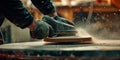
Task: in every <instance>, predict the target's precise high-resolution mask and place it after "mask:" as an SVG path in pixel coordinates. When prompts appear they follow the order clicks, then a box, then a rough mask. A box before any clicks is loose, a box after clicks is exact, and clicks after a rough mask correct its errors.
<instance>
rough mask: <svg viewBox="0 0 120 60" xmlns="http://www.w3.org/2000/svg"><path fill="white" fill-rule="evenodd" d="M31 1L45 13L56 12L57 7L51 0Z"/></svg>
mask: <svg viewBox="0 0 120 60" xmlns="http://www.w3.org/2000/svg"><path fill="white" fill-rule="evenodd" d="M31 1H32V3H33V4H34V5H35V6H36V7H37V8H38V9H39V10H40V12H42V13H43V14H44V15H47V14H50V13H53V12H55V7H54V5H53V3H52V1H51V0H31Z"/></svg>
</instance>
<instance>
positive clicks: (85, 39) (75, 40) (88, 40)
mask: <svg viewBox="0 0 120 60" xmlns="http://www.w3.org/2000/svg"><path fill="white" fill-rule="evenodd" d="M44 41H45V42H56V43H92V38H91V37H54V38H45V39H44Z"/></svg>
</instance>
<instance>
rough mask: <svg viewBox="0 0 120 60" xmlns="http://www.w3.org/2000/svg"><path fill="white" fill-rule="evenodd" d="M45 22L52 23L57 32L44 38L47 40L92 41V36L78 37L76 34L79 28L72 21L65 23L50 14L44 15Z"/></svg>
mask: <svg viewBox="0 0 120 60" xmlns="http://www.w3.org/2000/svg"><path fill="white" fill-rule="evenodd" d="M42 20H43V21H44V22H47V23H48V24H50V25H51V26H52V27H53V29H54V32H55V34H53V35H54V37H52V38H51V37H49V38H44V41H46V42H55V43H92V41H91V40H92V39H91V37H78V36H76V34H77V30H76V28H75V25H74V24H69V23H70V22H66V21H65V23H64V21H59V20H55V19H53V18H51V17H49V16H44V17H43V19H42Z"/></svg>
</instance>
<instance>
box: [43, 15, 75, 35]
mask: <svg viewBox="0 0 120 60" xmlns="http://www.w3.org/2000/svg"><path fill="white" fill-rule="evenodd" d="M42 20H43V21H44V22H47V23H48V24H50V25H51V26H52V28H53V29H54V33H55V35H56V36H57V35H59V34H61V33H65V34H66V32H76V30H75V27H74V26H73V25H71V24H68V23H67V22H63V21H62V20H61V21H59V20H55V19H54V18H51V17H50V16H48V15H45V16H44V17H43V19H42Z"/></svg>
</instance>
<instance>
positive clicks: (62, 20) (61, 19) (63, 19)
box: [54, 16, 75, 26]
mask: <svg viewBox="0 0 120 60" xmlns="http://www.w3.org/2000/svg"><path fill="white" fill-rule="evenodd" d="M54 19H55V20H58V21H61V22H64V23H66V24H70V25H73V26H75V25H74V23H72V22H70V21H68V20H67V19H65V18H62V17H60V16H56V17H54Z"/></svg>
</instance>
